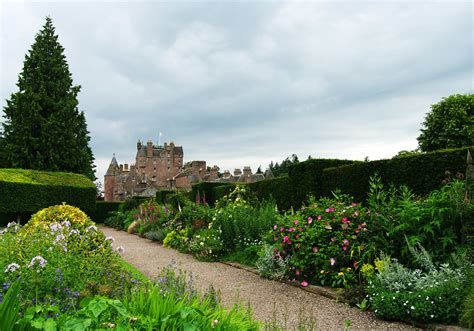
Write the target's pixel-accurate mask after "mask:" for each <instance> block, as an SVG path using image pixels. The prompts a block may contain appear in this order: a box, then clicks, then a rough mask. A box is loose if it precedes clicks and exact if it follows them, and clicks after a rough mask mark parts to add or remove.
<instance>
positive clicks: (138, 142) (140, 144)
mask: <svg viewBox="0 0 474 331" xmlns="http://www.w3.org/2000/svg"><path fill="white" fill-rule="evenodd" d="M141 148H142V142H141V141H140V139H138V141H137V151H139V150H140V149H141Z"/></svg>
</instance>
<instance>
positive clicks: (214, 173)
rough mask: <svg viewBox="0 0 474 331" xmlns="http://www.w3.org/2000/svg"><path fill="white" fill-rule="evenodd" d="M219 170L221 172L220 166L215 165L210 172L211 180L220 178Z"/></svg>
mask: <svg viewBox="0 0 474 331" xmlns="http://www.w3.org/2000/svg"><path fill="white" fill-rule="evenodd" d="M218 172H219V167H218V166H216V165H215V166H213V167H212V168H211V171H210V173H209V180H214V179H217V178H219V174H218Z"/></svg>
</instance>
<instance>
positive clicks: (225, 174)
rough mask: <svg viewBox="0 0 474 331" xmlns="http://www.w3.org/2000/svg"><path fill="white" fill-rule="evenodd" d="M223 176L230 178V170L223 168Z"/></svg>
mask: <svg viewBox="0 0 474 331" xmlns="http://www.w3.org/2000/svg"><path fill="white" fill-rule="evenodd" d="M223 177H224V178H230V171H229V170H224V175H223Z"/></svg>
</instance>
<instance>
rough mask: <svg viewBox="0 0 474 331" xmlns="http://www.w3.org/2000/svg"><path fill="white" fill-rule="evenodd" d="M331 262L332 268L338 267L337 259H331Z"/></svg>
mask: <svg viewBox="0 0 474 331" xmlns="http://www.w3.org/2000/svg"><path fill="white" fill-rule="evenodd" d="M330 261H331V266H334V265H336V259H335V258H333V257H331V260H330Z"/></svg>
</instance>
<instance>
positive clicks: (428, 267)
mask: <svg viewBox="0 0 474 331" xmlns="http://www.w3.org/2000/svg"><path fill="white" fill-rule="evenodd" d="M417 246H418V247H413V246H411V245H410V244H409V249H410V251H411V253H412V254H413V257H414V259H415V261H417V262H418V264H419V266H420V267H421V269H414V270H411V269H409V268H407V267H404V266H403V265H402V264H400V263H398V262H397V261H396V260H393V261H392V262H390V263H389V264H388V265H386V266H385V268H383V270H380V271H379V273H377V274H376V275H375V282H376V283H377V284H378V285H379V286H382V287H384V288H386V289H388V290H390V291H418V290H424V289H427V288H433V287H438V286H440V285H442V284H443V283H446V282H453V283H455V284H459V286H462V284H463V283H464V281H465V280H466V272H465V270H466V268H473V267H474V266H472V265H471V264H469V263H468V262H466V261H465V260H462V259H460V258H458V257H456V256H453V257H452V265H450V264H449V263H444V264H441V265H440V266H439V267H436V266H435V265H434V263H433V261H432V259H431V256H430V255H429V253H428V252H427V251H426V250H425V249H424V248H423V246H421V245H420V244H418V245H417Z"/></svg>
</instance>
